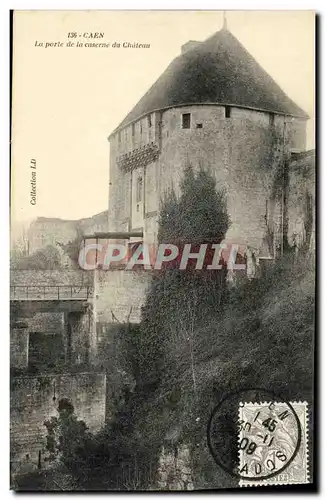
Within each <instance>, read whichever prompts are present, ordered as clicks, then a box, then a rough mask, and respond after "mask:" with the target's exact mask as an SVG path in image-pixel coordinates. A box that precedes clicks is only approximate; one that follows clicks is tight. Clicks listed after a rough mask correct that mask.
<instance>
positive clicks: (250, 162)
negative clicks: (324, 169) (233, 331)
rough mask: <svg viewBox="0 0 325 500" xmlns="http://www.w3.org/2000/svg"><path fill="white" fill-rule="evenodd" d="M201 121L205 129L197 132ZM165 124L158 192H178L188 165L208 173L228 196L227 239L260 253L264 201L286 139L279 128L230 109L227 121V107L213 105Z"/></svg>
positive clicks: (169, 116) (176, 114) (175, 115)
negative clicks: (187, 120) (188, 122)
mask: <svg viewBox="0 0 325 500" xmlns="http://www.w3.org/2000/svg"><path fill="white" fill-rule="evenodd" d="M187 112H188V113H191V114H192V120H193V127H192V128H190V129H182V128H181V126H180V124H181V114H182V113H187ZM252 116H254V120H253V119H252ZM198 122H199V123H202V128H199V129H197V128H195V124H196V123H198ZM163 123H164V127H163V128H164V129H165V128H166V129H168V130H169V134H168V137H167V136H164V134H163V145H162V154H161V156H160V157H159V164H160V172H159V173H160V191H161V192H163V191H164V190H166V189H167V188H168V187H170V186H172V185H173V186H174V188H175V189H176V192H178V193H179V183H180V179H181V177H182V171H183V169H184V167H185V165H186V163H187V162H190V163H191V164H192V165H193V167H194V168H197V167H198V166H199V165H202V166H203V167H204V168H206V169H210V171H211V172H212V173H214V175H215V178H216V181H217V188H218V189H220V188H224V189H225V190H226V193H227V201H228V211H229V213H230V217H231V220H232V225H231V227H230V229H229V231H228V234H227V239H228V240H233V241H235V242H236V243H241V244H249V245H250V246H252V247H253V248H255V249H259V248H260V246H261V244H262V241H263V238H264V235H265V230H266V227H265V226H266V225H265V213H266V200H267V198H268V196H269V192H270V190H271V185H272V179H273V175H274V172H275V170H276V166H277V163H278V161H279V160H278V159H277V158H276V157H275V156H274V150H275V149H276V148H277V147H278V143H279V142H281V139H282V136H281V135H283V130H282V131H281V124H278V125H277V126H274V127H272V130H271V131H270V128H271V126H270V124H269V116H268V114H267V116H266V117H264V116H263V114H261V113H257V114H256V115H254V112H252V111H250V110H243V109H241V110H236V109H231V115H230V118H226V117H225V109H224V107H219V108H218V107H209V106H191V107H182V108H174V109H170V110H167V111H166V112H165V113H164V115H163ZM281 132H282V134H281Z"/></svg>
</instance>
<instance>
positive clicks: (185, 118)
mask: <svg viewBox="0 0 325 500" xmlns="http://www.w3.org/2000/svg"><path fill="white" fill-rule="evenodd" d="M182 128H191V113H184V114H182Z"/></svg>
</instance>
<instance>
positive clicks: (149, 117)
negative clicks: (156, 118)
mask: <svg viewBox="0 0 325 500" xmlns="http://www.w3.org/2000/svg"><path fill="white" fill-rule="evenodd" d="M147 120H148V127H149V128H150V127H151V126H152V121H151V115H148V116H147Z"/></svg>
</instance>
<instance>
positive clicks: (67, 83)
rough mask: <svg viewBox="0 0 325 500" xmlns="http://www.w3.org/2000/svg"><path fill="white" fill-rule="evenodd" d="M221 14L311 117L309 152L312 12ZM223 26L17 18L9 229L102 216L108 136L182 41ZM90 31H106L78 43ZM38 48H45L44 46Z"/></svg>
mask: <svg viewBox="0 0 325 500" xmlns="http://www.w3.org/2000/svg"><path fill="white" fill-rule="evenodd" d="M226 15H227V24H228V29H229V30H230V31H231V32H232V33H233V35H235V36H236V37H237V38H238V40H239V41H240V42H241V43H242V44H243V45H244V46H245V47H246V49H247V50H248V51H249V52H250V53H251V54H252V55H253V56H254V57H255V59H256V60H257V61H258V62H259V63H260V64H261V65H262V66H263V67H264V69H265V70H266V71H267V72H268V73H269V74H270V75H271V76H272V77H273V78H274V79H275V81H276V82H277V83H278V84H279V85H280V86H281V87H282V89H283V90H284V91H285V92H286V93H287V94H288V95H289V97H290V98H291V99H293V100H294V101H295V102H296V103H297V104H298V105H299V106H300V107H301V108H302V109H304V110H305V111H306V112H307V113H308V114H309V116H310V117H311V120H309V123H308V128H307V148H308V149H309V148H312V147H314V126H313V116H314V13H313V12H312V11H228V12H227V14H226ZM222 23H223V12H222V11H90V10H88V11H15V14H14V49H13V84H12V85H13V86H12V92H13V94H12V95H13V102H12V164H11V218H12V222H13V223H15V222H20V221H29V220H31V219H34V218H36V217H40V216H43V217H60V218H63V219H79V218H82V217H87V216H91V215H93V214H95V213H98V212H101V211H102V210H106V209H107V208H108V185H109V184H108V183H109V143H108V141H107V137H108V136H109V134H110V133H111V132H112V131H113V130H114V128H115V127H116V126H117V125H118V124H119V123H120V122H121V121H122V120H123V118H124V117H125V116H126V114H127V113H128V112H129V111H130V110H131V109H132V107H133V106H134V105H135V104H136V103H137V102H138V100H139V99H140V98H141V97H142V95H143V94H144V93H145V92H146V91H147V90H148V88H149V87H150V86H151V85H152V84H153V83H154V81H155V80H156V79H157V78H158V77H159V76H160V75H161V73H162V72H163V71H164V70H165V69H166V67H167V66H168V65H169V63H170V62H171V61H172V60H173V59H174V58H175V57H177V56H178V55H179V54H180V51H181V46H182V45H183V44H184V43H186V42H187V41H188V40H205V39H206V38H208V37H209V36H211V35H212V34H213V33H215V32H216V31H218V30H219V29H221V27H222ZM94 32H102V33H104V36H103V38H102V39H88V38H86V37H85V36H84V33H87V34H89V33H94ZM68 33H77V38H71V37H68ZM86 36H87V35H86ZM68 41H71V42H72V43H75V44H76V41H79V43H80V42H81V43H84V44H85V43H94V42H97V43H110V44H112V43H113V42H114V41H115V42H119V43H123V42H131V43H134V42H138V43H143V44H150V49H132V48H113V47H111V46H110V47H108V48H99V47H97V48H93V47H86V46H83V47H76V46H73V47H67V46H66V43H67V42H68ZM46 42H47V43H51V44H53V45H52V46H49V47H47V48H46V47H45V44H46ZM41 43H43V46H42V45H41ZM54 44H63V46H57V45H56V46H54ZM32 159H35V160H36V204H34V205H33V204H31V195H30V193H31V185H30V181H31V178H32V177H31V176H32V169H31V160H32Z"/></svg>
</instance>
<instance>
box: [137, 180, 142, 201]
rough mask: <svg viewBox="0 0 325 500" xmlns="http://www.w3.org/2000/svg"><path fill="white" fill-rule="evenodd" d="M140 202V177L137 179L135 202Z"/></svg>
mask: <svg viewBox="0 0 325 500" xmlns="http://www.w3.org/2000/svg"><path fill="white" fill-rule="evenodd" d="M140 201H142V177H138V178H137V192H136V202H137V203H140Z"/></svg>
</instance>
